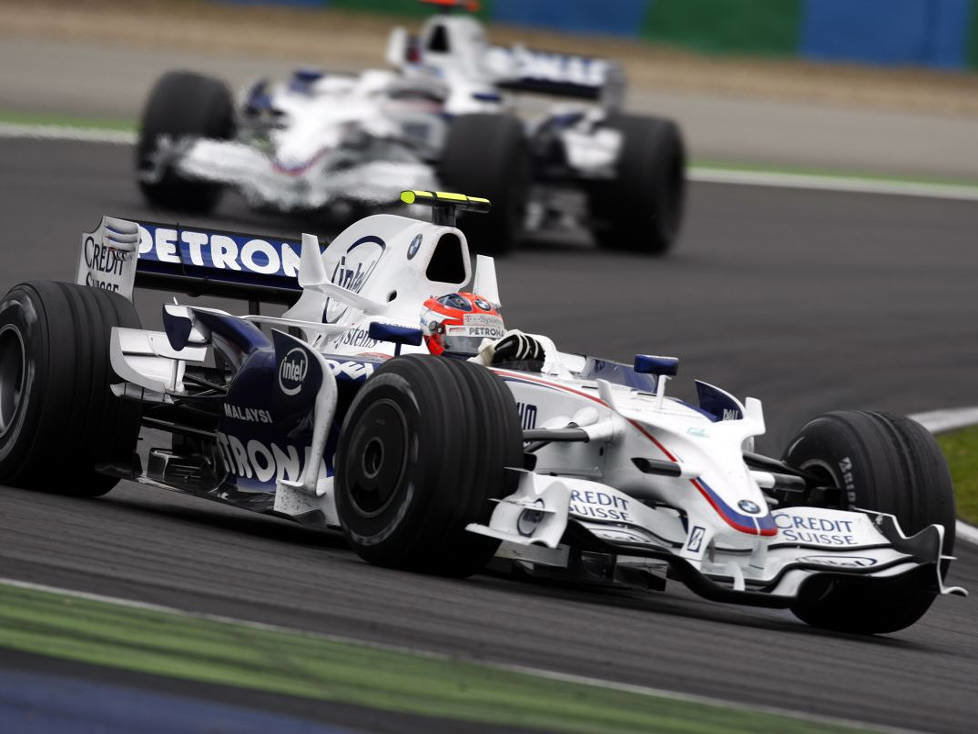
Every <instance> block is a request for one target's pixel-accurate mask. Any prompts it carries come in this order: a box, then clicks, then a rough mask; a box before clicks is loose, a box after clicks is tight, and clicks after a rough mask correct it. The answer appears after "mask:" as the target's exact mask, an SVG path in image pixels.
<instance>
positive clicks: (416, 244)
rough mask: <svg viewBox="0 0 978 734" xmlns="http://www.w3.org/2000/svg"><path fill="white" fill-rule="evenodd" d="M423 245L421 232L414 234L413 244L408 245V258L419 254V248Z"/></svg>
mask: <svg viewBox="0 0 978 734" xmlns="http://www.w3.org/2000/svg"><path fill="white" fill-rule="evenodd" d="M420 247H421V234H420V233H419V234H416V235H414V239H413V240H411V244H410V245H408V251H407V256H408V260H410V259H412V258H413V257H414V256H415V255H417V254H418V249H419V248H420Z"/></svg>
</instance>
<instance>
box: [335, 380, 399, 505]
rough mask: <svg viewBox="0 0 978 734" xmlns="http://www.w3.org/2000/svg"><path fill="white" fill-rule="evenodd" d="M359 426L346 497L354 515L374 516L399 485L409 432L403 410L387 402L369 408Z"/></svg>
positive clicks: (389, 503)
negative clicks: (355, 513)
mask: <svg viewBox="0 0 978 734" xmlns="http://www.w3.org/2000/svg"><path fill="white" fill-rule="evenodd" d="M360 425H361V426H362V430H361V431H359V432H358V434H359V435H358V437H357V440H356V441H355V443H354V445H353V447H352V448H353V451H352V455H351V456H350V458H349V459H348V464H347V466H348V469H349V470H350V471H351V474H352V475H353V476H352V477H351V480H352V481H350V482H349V488H350V491H349V496H350V501H351V504H352V505H353V509H354V510H355V511H356V512H357V514H359V515H361V516H363V517H376V516H377V515H380V514H381V513H382V512H384V510H386V509H387V508H388V507H389V506H390V505H391V503H392V502H394V500H395V498H396V497H397V494H398V489H399V488H400V487H401V485H402V484H403V478H404V473H405V470H406V468H407V460H408V453H409V452H408V441H409V436H410V432H409V431H408V425H407V417H406V416H405V415H404V411H402V410H401V408H400V406H399V405H397V403H395V402H394V401H393V400H389V399H383V400H378V401H377V402H376V403H374V404H373V405H371V406H370V407H369V408H368V409H367V410H366V411H365V412H364V414H363V417H362V418H361V419H360Z"/></svg>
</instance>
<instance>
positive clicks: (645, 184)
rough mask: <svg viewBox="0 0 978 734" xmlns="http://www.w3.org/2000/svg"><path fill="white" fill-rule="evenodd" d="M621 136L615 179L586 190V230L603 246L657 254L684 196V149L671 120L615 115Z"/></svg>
mask: <svg viewBox="0 0 978 734" xmlns="http://www.w3.org/2000/svg"><path fill="white" fill-rule="evenodd" d="M605 124H606V126H607V127H609V128H611V129H612V130H617V131H618V132H620V133H621V135H622V148H621V152H620V153H619V154H618V162H617V163H616V164H615V172H616V175H615V178H613V179H611V180H603V181H595V182H594V183H593V184H592V185H591V186H590V188H589V197H588V198H589V205H590V210H591V222H592V223H591V231H592V233H593V235H594V237H595V239H596V240H597V241H598V244H599V245H601V246H602V247H605V248H608V249H613V250H627V251H632V252H642V253H649V254H653V255H661V254H664V253H665V252H667V251H668V250H669V249H670V248H671V247H672V245H673V243H674V242H675V241H676V238H677V237H678V235H679V228H680V225H681V223H682V218H683V207H684V203H685V199H686V152H685V148H684V146H683V140H682V136H681V135H680V132H679V128H678V126H677V125H676V123H675V122H673V121H672V120H665V119H660V118H656V117H640V116H638V115H616V116H614V117H612V118H610V119H609V120H608V121H607V123H605Z"/></svg>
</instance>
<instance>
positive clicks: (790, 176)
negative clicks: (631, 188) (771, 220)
mask: <svg viewBox="0 0 978 734" xmlns="http://www.w3.org/2000/svg"><path fill="white" fill-rule="evenodd" d="M687 177H688V178H689V180H690V181H702V182H704V183H722V184H740V185H747V186H776V187H778V188H789V189H820V190H824V191H844V192H850V193H860V194H892V195H898V196H922V197H927V198H931V199H960V200H964V201H978V186H968V185H967V184H961V185H957V184H940V183H927V182H924V181H920V182H918V181H893V180H885V179H874V178H859V177H856V176H830V175H824V176H822V175H818V174H810V173H780V172H777V171H739V170H731V169H726V168H710V167H708V166H693V167H691V168H690V169H689V170H688V171H687Z"/></svg>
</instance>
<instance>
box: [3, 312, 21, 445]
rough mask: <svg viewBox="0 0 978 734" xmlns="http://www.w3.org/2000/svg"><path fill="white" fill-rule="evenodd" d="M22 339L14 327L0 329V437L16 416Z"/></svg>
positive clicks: (19, 398)
mask: <svg viewBox="0 0 978 734" xmlns="http://www.w3.org/2000/svg"><path fill="white" fill-rule="evenodd" d="M25 362H26V354H25V351H24V340H23V338H22V337H21V335H20V331H18V330H17V328H16V327H14V326H12V325H10V324H7V325H6V326H4V327H3V329H0V437H2V436H4V435H6V433H7V431H8V430H9V429H10V426H11V425H12V424H13V422H14V418H15V417H16V416H17V410H18V408H19V407H20V402H21V396H22V394H23V391H24V375H25V373H26V371H27V370H26V364H25Z"/></svg>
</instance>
